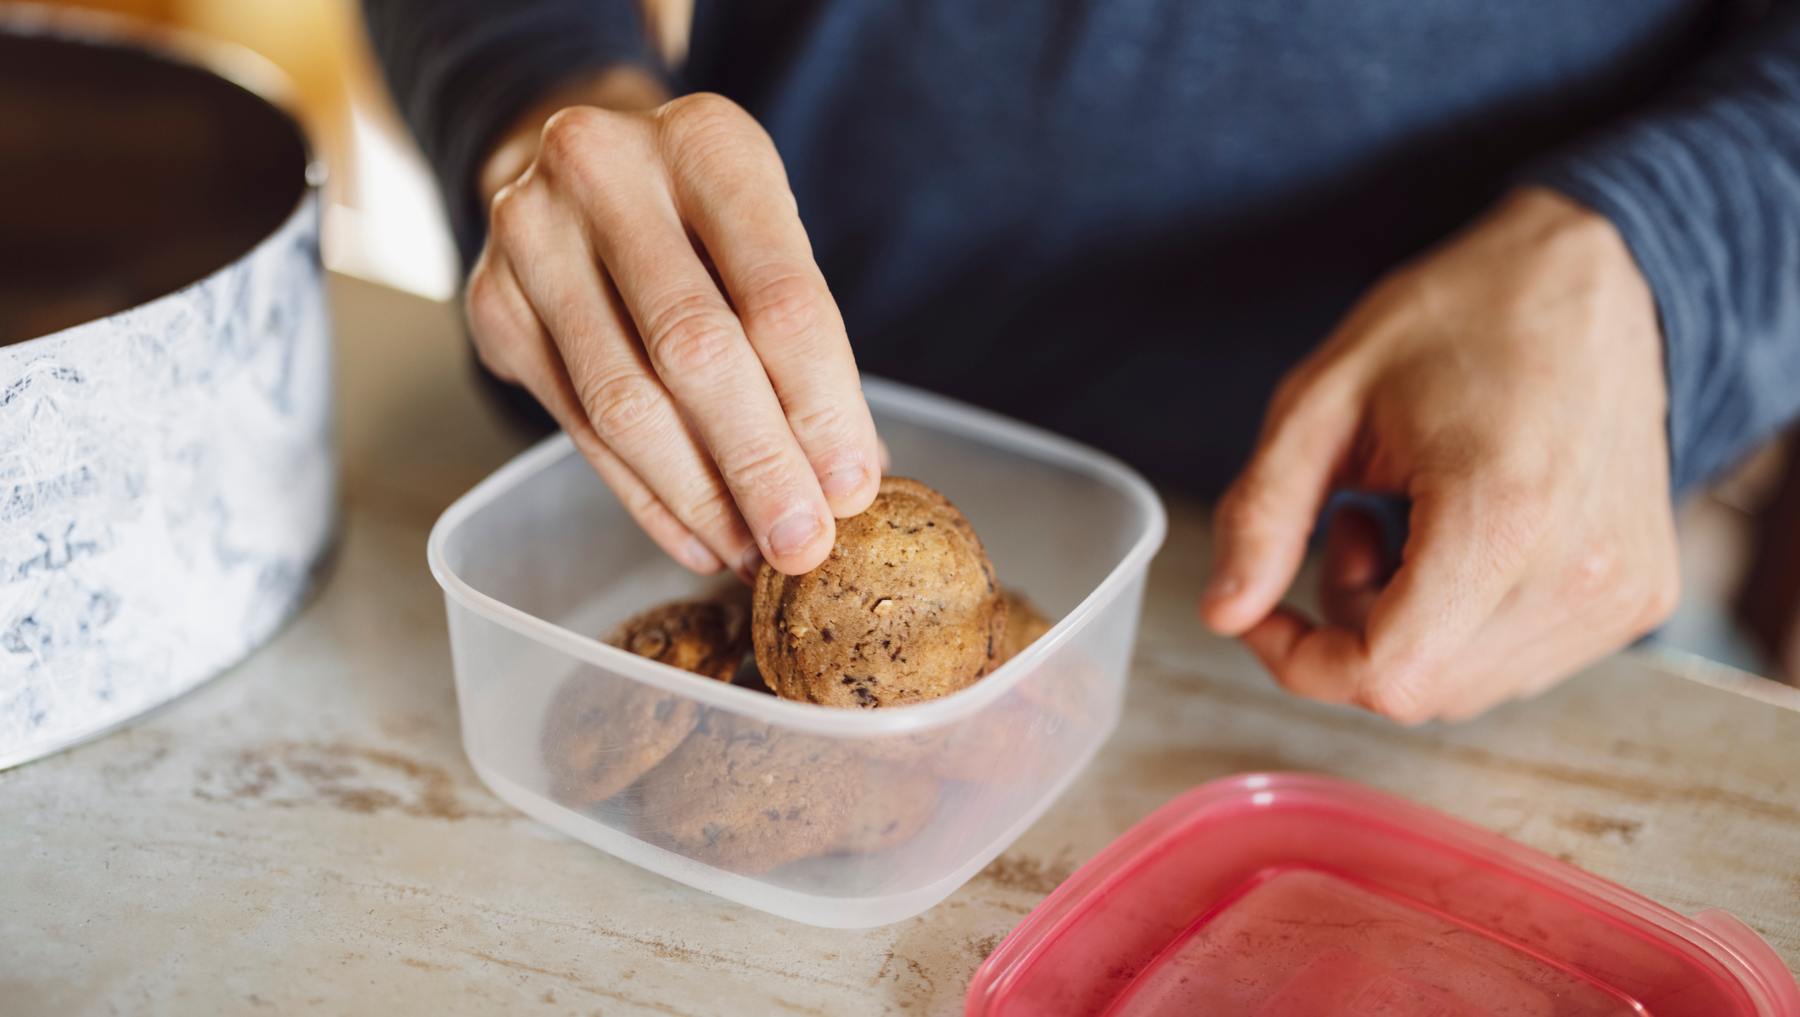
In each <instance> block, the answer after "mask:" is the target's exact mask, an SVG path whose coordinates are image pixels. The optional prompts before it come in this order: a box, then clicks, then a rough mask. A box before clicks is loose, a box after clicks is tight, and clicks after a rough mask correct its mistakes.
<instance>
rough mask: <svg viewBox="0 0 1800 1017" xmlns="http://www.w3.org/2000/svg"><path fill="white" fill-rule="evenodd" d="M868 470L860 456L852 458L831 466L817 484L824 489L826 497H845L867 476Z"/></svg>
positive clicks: (861, 483)
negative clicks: (829, 470)
mask: <svg viewBox="0 0 1800 1017" xmlns="http://www.w3.org/2000/svg"><path fill="white" fill-rule="evenodd" d="M868 475H869V471H868V469H867V468H866V467H865V466H864V465H863V461H862V459H861V458H852V459H849V460H847V461H844V462H840V463H838V465H836V466H834V467H832V469H831V472H829V473H827V474H825V479H824V480H822V481H821V482H820V484H819V486H820V487H823V488H824V489H825V497H827V498H847V497H849V496H850V495H853V494H855V493H856V492H857V490H858V489H860V488H861V487H862V485H863V481H864V480H865V479H867V478H868Z"/></svg>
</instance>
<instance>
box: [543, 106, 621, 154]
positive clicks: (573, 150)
mask: <svg viewBox="0 0 1800 1017" xmlns="http://www.w3.org/2000/svg"><path fill="white" fill-rule="evenodd" d="M609 117H610V114H608V113H607V112H606V111H604V110H600V109H596V108H594V107H592V106H570V107H568V108H566V109H561V110H558V111H556V112H555V113H553V114H551V116H550V119H548V120H546V121H544V129H543V133H542V134H541V135H540V136H539V140H538V157H539V158H540V159H542V160H543V162H544V163H545V164H546V165H549V166H572V165H579V164H581V163H582V162H583V161H584V160H585V159H586V158H587V157H588V156H589V154H590V153H592V152H593V151H594V145H595V143H596V140H597V137H598V135H599V134H600V133H601V132H602V131H604V130H605V128H606V123H607V120H608V119H609Z"/></svg>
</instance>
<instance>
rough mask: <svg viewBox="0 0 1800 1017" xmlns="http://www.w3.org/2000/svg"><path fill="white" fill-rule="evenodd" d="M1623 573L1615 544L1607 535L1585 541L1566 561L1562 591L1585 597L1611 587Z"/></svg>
mask: <svg viewBox="0 0 1800 1017" xmlns="http://www.w3.org/2000/svg"><path fill="white" fill-rule="evenodd" d="M1622 573H1623V560H1622V557H1621V555H1620V552H1619V547H1618V544H1617V543H1616V542H1614V541H1613V540H1612V539H1611V538H1609V537H1599V538H1596V539H1594V540H1592V541H1590V542H1589V544H1588V546H1587V548H1586V549H1585V550H1583V551H1582V552H1581V553H1580V554H1578V555H1577V556H1576V558H1575V560H1574V561H1573V562H1572V563H1571V564H1570V565H1569V567H1568V571H1567V575H1566V576H1565V577H1564V580H1563V592H1564V593H1565V594H1566V595H1568V596H1570V597H1572V598H1582V599H1585V598H1589V597H1593V596H1596V595H1599V594H1603V593H1605V592H1606V591H1608V590H1610V589H1612V588H1613V587H1614V586H1615V585H1616V584H1617V583H1618V581H1619V578H1620V576H1621V575H1622Z"/></svg>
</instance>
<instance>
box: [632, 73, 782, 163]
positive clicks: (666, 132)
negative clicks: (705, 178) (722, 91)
mask: <svg viewBox="0 0 1800 1017" xmlns="http://www.w3.org/2000/svg"><path fill="white" fill-rule="evenodd" d="M657 124H658V127H659V135H660V139H661V143H662V146H663V151H664V155H665V158H666V159H667V160H668V162H669V164H670V165H671V166H672V167H674V168H675V170H676V172H677V173H678V174H680V173H682V172H685V171H689V170H693V169H695V168H697V167H703V166H706V165H709V164H711V165H717V164H720V163H721V162H725V161H736V160H741V159H743V158H757V157H759V156H761V155H764V154H766V153H767V152H772V151H773V147H772V146H770V145H768V144H766V142H762V143H759V142H758V140H757V139H759V138H760V139H766V137H767V136H766V135H764V134H763V133H762V128H761V127H760V126H758V125H757V123H756V121H755V120H753V119H752V118H751V117H750V114H748V113H746V112H744V109H743V107H741V106H739V105H738V104H737V103H735V102H732V101H731V100H730V99H727V98H725V97H724V96H722V95H715V94H713V93H711V92H696V93H694V94H691V95H684V96H682V97H681V98H679V99H675V100H673V101H671V102H669V103H666V104H665V105H663V107H662V108H661V109H660V110H658V111H657Z"/></svg>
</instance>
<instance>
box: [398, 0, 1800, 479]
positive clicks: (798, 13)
mask: <svg viewBox="0 0 1800 1017" xmlns="http://www.w3.org/2000/svg"><path fill="white" fill-rule="evenodd" d="M367 7H368V14H369V21H370V27H371V30H372V35H373V38H374V40H375V43H376V46H377V49H378V50H379V52H380V54H381V57H382V60H383V63H384V64H385V67H386V70H387V73H388V76H389V79H390V82H391V84H392V86H393V89H394V91H395V93H396V95H397V96H398V98H399V101H400V105H401V108H402V110H403V111H404V113H405V115H406V117H407V119H408V121H409V122H410V123H411V124H412V125H413V128H414V129H415V131H416V132H417V134H418V136H419V138H420V140H421V142H422V143H423V145H424V148H425V151H426V153H427V155H428V156H429V158H430V159H431V160H432V162H433V163H434V165H435V166H436V167H437V169H438V172H439V174H440V177H441V180H442V183H443V186H444V189H445V196H446V200H447V202H448V205H449V208H450V211H451V216H452V220H453V222H454V225H455V228H456V233H457V238H458V242H459V244H460V246H461V248H462V250H463V251H464V253H465V255H466V256H467V255H472V254H473V252H474V251H475V250H476V249H478V247H479V245H480V242H481V230H482V225H483V223H482V214H481V210H480V209H479V208H478V207H477V205H476V201H475V198H474V193H473V187H472V183H471V181H472V179H473V175H474V172H475V168H476V165H477V163H478V162H479V160H480V158H481V156H482V154H483V153H484V152H485V151H486V150H487V148H488V147H489V145H491V144H492V141H493V139H494V138H495V136H496V134H497V133H498V132H499V131H500V130H501V129H502V128H503V127H504V126H505V125H506V124H507V122H508V121H509V120H510V119H511V118H512V117H514V116H516V115H517V113H518V112H519V111H520V110H521V109H522V108H523V107H524V106H525V105H527V104H528V103H530V102H531V101H532V100H533V99H535V98H537V97H539V96H540V95H541V94H543V92H544V91H545V90H546V89H548V88H550V87H553V86H555V85H557V84H561V83H563V82H564V81H566V80H568V79H569V78H570V77H572V76H574V75H577V74H580V73H582V72H585V71H589V70H594V69H599V68H604V67H608V66H612V65H616V64H618V63H620V62H633V63H638V64H642V65H644V66H646V67H649V68H651V69H652V70H655V71H656V72H658V73H660V74H664V75H665V76H666V77H667V78H668V80H670V82H671V84H672V85H673V86H674V87H675V89H676V90H678V91H682V90H709V91H717V92H721V93H723V94H725V95H728V96H730V97H732V98H734V99H736V100H737V101H738V102H740V103H742V104H743V105H744V106H745V107H746V108H748V109H749V111H750V112H751V113H752V114H754V115H755V116H756V117H757V118H758V119H759V120H760V121H761V122H762V123H763V124H764V125H765V126H766V127H767V128H768V129H769V132H770V133H771V134H772V135H773V136H774V138H775V142H776V144H777V146H778V147H779V148H780V150H781V153H782V156H783V158H784V159H785V160H786V163H787V167H788V172H789V174H790V176H791V179H792V182H793V186H794V190H795V193H796V195H797V196H798V198H799V204H800V210H801V214H802V216H803V218H804V219H805V221H806V225H807V228H808V230H809V231H810V233H811V236H812V238H813V242H814V246H815V249H816V252H817V256H818V259H819V262H820V265H821V266H822V268H823V269H824V272H825V275H826V278H827V280H828V281H829V282H830V284H831V286H832V289H833V292H834V293H835V294H836V296H837V298H838V301H839V303H840V305H841V306H842V308H843V312H844V316H845V319H846V321H847V322H848V325H849V329H850V335H851V337H852V341H853V343H854V344H855V347H856V351H857V357H858V359H859V361H860V363H861V364H862V365H863V367H864V369H865V370H867V371H870V372H873V373H877V374H882V375H887V376H890V377H895V378H900V379H903V380H907V381H911V382H914V383H917V384H921V385H925V386H927V387H930V388H933V389H936V390H939V391H943V392H947V393H949V394H952V395H955V396H958V397H961V398H965V399H968V400H971V401H974V402H978V403H983V404H986V405H988V406H992V407H994V408H996V409H999V410H1000V411H1002V412H1005V413H1009V414H1013V415H1015V416H1019V417H1024V418H1027V419H1032V420H1036V421H1038V422H1041V423H1043V424H1045V425H1047V426H1050V427H1052V428H1055V429H1057V430H1060V431H1063V432H1065V433H1069V434H1072V435H1075V436H1077V437H1080V438H1083V439H1085V440H1088V441H1091V442H1094V443H1097V444H1099V445H1101V446H1104V447H1107V448H1110V449H1112V450H1114V451H1115V452H1117V453H1119V454H1121V455H1123V456H1125V457H1126V458H1127V459H1130V460H1132V461H1133V462H1135V463H1137V464H1138V465H1139V466H1141V467H1143V468H1144V469H1146V470H1147V471H1148V472H1150V473H1152V474H1153V475H1155V476H1157V477H1158V478H1160V479H1163V480H1165V481H1168V482H1173V483H1177V484H1179V485H1182V486H1185V487H1188V488H1190V489H1193V490H1198V491H1202V492H1204V491H1208V490H1213V489H1216V488H1217V486H1218V485H1220V484H1221V483H1223V482H1224V481H1225V480H1228V479H1229V477H1230V475H1231V473H1232V472H1233V471H1234V470H1235V468H1236V467H1237V466H1238V465H1239V464H1240V462H1241V461H1242V459H1243V457H1244V455H1245V454H1246V453H1247V451H1248V449H1249V447H1250V444H1251V441H1252V438H1253V436H1254V433H1255V429H1256V427H1257V423H1258V420H1259V418H1260V416H1261V413H1262V407H1263V402H1264V400H1265V398H1266V396H1267V394H1268V392H1269V391H1270V390H1271V389H1272V387H1273V385H1274V383H1275V381H1276V379H1277V378H1278V377H1279V375H1280V374H1281V372H1282V371H1284V370H1285V369H1286V368H1288V367H1289V366H1291V365H1292V364H1293V363H1294V362H1295V361H1296V360H1298V359H1299V358H1300V357H1301V356H1303V355H1304V354H1305V353H1306V351H1308V350H1309V349H1310V348H1312V346H1314V345H1315V344H1316V343H1317V342H1318V341H1319V340H1320V339H1321V338H1322V337H1323V336H1324V335H1325V333H1326V332H1327V331H1328V330H1329V329H1330V328H1331V326H1332V324H1333V323H1334V322H1335V320H1336V319H1337V318H1338V316H1339V315H1341V314H1342V313H1343V312H1344V311H1345V310H1346V309H1347V307H1348V305H1349V304H1350V303H1351V302H1352V301H1353V300H1354V299H1355V298H1356V297H1357V296H1358V294H1359V293H1360V292H1361V291H1362V290H1363V289H1364V288H1365V287H1366V286H1367V285H1368V284H1369V283H1370V282H1372V281H1373V280H1374V279H1375V278H1376V277H1377V276H1378V275H1379V274H1380V273H1382V272H1383V271H1385V270H1386V269H1388V268H1390V267H1391V266H1393V265H1394V264H1395V263H1396V262H1398V261H1399V260H1401V259H1404V258H1406V257H1408V256H1409V255H1412V254H1414V253H1416V252H1418V251H1419V250H1420V249H1421V248H1423V247H1424V246H1426V245H1428V244H1430V243H1432V242H1433V241H1436V240H1438V239H1440V238H1442V237H1443V236H1444V235H1445V234H1447V233H1448V232H1450V231H1452V230H1454V229H1455V228H1456V227H1458V226H1459V225H1461V224H1462V223H1464V222H1466V221H1468V220H1469V219H1470V218H1471V217H1472V216H1474V215H1475V214H1477V213H1478V212H1479V211H1480V210H1481V209H1482V208H1483V207H1484V206H1485V205H1487V204H1488V203H1490V202H1491V201H1493V200H1494V199H1495V198H1496V197H1497V196H1498V195H1499V194H1501V193H1502V192H1503V191H1504V190H1505V189H1507V188H1508V187H1510V186H1513V185H1515V184H1517V183H1519V182H1521V181H1531V182H1537V183H1543V184H1548V185H1550V186H1552V187H1555V188H1558V189H1560V190H1562V191H1564V192H1565V193H1567V194H1569V195H1571V196H1572V197H1574V198H1576V199H1577V200H1579V201H1581V202H1583V203H1586V204H1587V205H1589V206H1591V207H1593V208H1595V209H1597V210H1599V211H1600V212H1602V213H1604V214H1605V215H1607V216H1608V217H1610V218H1611V219H1612V220H1613V221H1614V222H1615V223H1616V224H1617V225H1618V226H1619V228H1620V229H1621V231H1622V232H1623V233H1624V236H1625V238H1626V241H1627V242H1628V244H1629V245H1630V248H1631V250H1632V252H1633V254H1634V255H1635V256H1636V258H1637V260H1638V263H1639V265H1640V266H1641V268H1642V269H1643V271H1644V274H1645V275H1646V277H1647V278H1648V279H1649V282H1650V285H1651V288H1652V290H1653V291H1654V293H1655V296H1656V299H1657V303H1658V308H1659V311H1660V314H1661V320H1662V325H1663V331H1664V335H1665V342H1666V345H1667V349H1666V362H1667V366H1668V373H1669V389H1670V396H1671V400H1670V401H1671V406H1670V413H1669V431H1670V436H1671V447H1672V455H1673V469H1674V476H1675V483H1676V486H1677V487H1678V488H1679V487H1686V486H1690V485H1692V484H1694V483H1695V482H1697V481H1701V480H1704V479H1705V478H1707V477H1708V476H1710V475H1712V474H1714V473H1716V472H1717V471H1718V470H1720V469H1721V468H1723V467H1725V466H1727V465H1729V464H1730V463H1731V462H1732V461H1733V460H1734V459H1736V458H1738V457H1740V456H1741V455H1742V454H1744V453H1745V452H1746V451H1748V450H1749V449H1750V448H1752V447H1753V446H1754V445H1755V444H1756V443H1758V442H1759V441H1760V440H1762V439H1763V438H1765V437H1766V436H1768V435H1769V434H1770V433H1771V432H1773V431H1774V430H1775V429H1777V428H1778V427H1779V426H1780V425H1781V424H1782V423H1783V422H1785V421H1786V420H1788V419H1790V418H1791V417H1793V416H1794V415H1795V413H1796V411H1797V410H1800V10H1797V9H1796V8H1797V7H1800V4H1755V3H1748V2H1745V3H1730V2H1721V0H1574V2H1571V0H1511V2H1508V3H1493V2H1491V0H1356V2H1353V3H1352V2H1345V0H1109V2H1101V0H1063V2H1058V3H1031V2H1018V0H1011V2H989V0H745V2H741V3H722V2H708V0H700V2H699V4H698V9H697V12H696V16H695V24H694V31H693V37H692V47H691V54H690V57H689V59H688V60H687V62H686V64H685V65H684V66H682V67H678V68H663V67H660V66H658V65H657V62H656V60H655V58H654V57H653V56H652V54H651V52H650V50H649V48H648V47H647V45H646V42H645V38H644V32H643V28H642V24H641V20H640V18H639V15H638V14H637V11H636V6H635V4H634V3H632V2H631V0H515V2H511V3H507V4H492V3H486V2H484V0H367Z"/></svg>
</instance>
